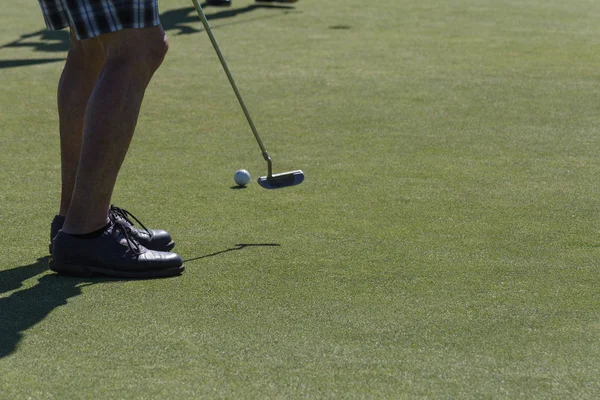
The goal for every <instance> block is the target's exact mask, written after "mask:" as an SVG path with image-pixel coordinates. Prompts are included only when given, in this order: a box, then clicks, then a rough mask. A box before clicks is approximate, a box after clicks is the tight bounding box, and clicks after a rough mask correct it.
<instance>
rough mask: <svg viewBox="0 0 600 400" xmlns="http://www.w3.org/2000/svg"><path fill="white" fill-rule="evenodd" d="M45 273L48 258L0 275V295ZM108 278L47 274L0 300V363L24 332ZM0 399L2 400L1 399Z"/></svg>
mask: <svg viewBox="0 0 600 400" xmlns="http://www.w3.org/2000/svg"><path fill="white" fill-rule="evenodd" d="M47 269H48V257H44V258H40V259H38V260H37V262H35V263H33V264H30V265H24V266H21V267H16V268H12V269H9V270H6V271H0V294H2V293H8V292H10V291H13V290H16V289H19V288H20V287H21V286H22V284H23V282H24V281H25V280H26V279H30V278H32V277H34V276H36V275H38V274H41V273H43V272H45V271H47ZM115 280H116V279H110V278H99V279H97V278H94V279H93V281H90V280H89V279H82V278H75V277H64V276H60V275H57V274H46V275H43V276H42V277H41V278H40V279H38V283H37V284H36V285H35V286H33V287H31V288H28V289H23V290H19V291H15V292H13V293H12V294H11V295H10V296H7V297H2V298H0V359H2V358H3V357H6V356H8V355H10V354H12V353H13V352H14V351H15V350H16V349H17V347H18V344H19V342H20V341H21V339H22V337H23V332H25V331H26V330H27V329H29V328H31V327H32V326H34V325H36V324H38V323H39V322H41V321H43V320H44V319H45V318H46V317H47V316H48V314H50V313H51V312H52V311H53V310H55V309H56V308H58V307H60V306H62V305H65V304H67V300H68V299H70V298H72V297H75V296H78V295H80V294H81V288H82V287H85V286H88V285H92V284H95V283H99V282H107V281H115ZM0 397H1V396H0Z"/></svg>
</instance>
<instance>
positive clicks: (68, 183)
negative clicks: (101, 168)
mask: <svg viewBox="0 0 600 400" xmlns="http://www.w3.org/2000/svg"><path fill="white" fill-rule="evenodd" d="M103 65H104V51H103V50H102V47H101V46H100V44H99V43H96V42H92V43H89V45H88V46H83V45H82V43H81V42H80V41H78V40H77V38H76V37H75V34H74V32H73V31H71V46H70V48H69V53H68V55H67V62H66V63H65V68H64V69H63V72H62V75H61V77H60V82H59V84H58V116H59V121H60V155H61V175H62V176H61V177H62V191H61V198H60V210H59V215H62V216H63V217H64V216H66V215H67V211H68V210H69V205H70V204H71V197H72V196H73V188H74V187H75V176H76V175H77V165H78V164H79V155H80V154H81V137H82V132H83V116H84V114H85V109H86V108H87V104H88V100H89V98H90V95H91V94H92V90H93V89H94V86H95V85H96V80H97V79H98V75H99V74H100V70H101V69H102V66H103Z"/></svg>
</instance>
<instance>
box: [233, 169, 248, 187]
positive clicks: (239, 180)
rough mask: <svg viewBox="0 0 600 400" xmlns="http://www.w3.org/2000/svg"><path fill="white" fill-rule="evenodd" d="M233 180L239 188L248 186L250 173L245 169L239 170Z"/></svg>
mask: <svg viewBox="0 0 600 400" xmlns="http://www.w3.org/2000/svg"><path fill="white" fill-rule="evenodd" d="M233 180H234V181H235V183H236V184H238V185H239V186H246V185H247V184H248V183H249V182H250V173H249V172H248V171H246V170H245V169H238V170H237V171H236V172H235V174H234V175H233Z"/></svg>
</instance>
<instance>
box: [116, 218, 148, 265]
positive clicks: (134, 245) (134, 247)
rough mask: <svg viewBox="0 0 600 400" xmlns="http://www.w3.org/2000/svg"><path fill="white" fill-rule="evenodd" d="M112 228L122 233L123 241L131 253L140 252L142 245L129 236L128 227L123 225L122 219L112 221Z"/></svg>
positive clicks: (138, 253) (137, 253)
mask: <svg viewBox="0 0 600 400" xmlns="http://www.w3.org/2000/svg"><path fill="white" fill-rule="evenodd" d="M113 229H116V230H118V231H121V232H122V233H123V236H124V237H125V241H126V242H127V246H128V247H129V250H131V252H132V253H133V254H135V255H138V256H139V255H140V254H142V246H141V245H140V244H139V243H138V242H137V240H135V239H133V238H132V237H131V236H129V227H128V226H127V225H125V223H124V222H123V221H118V220H117V221H113Z"/></svg>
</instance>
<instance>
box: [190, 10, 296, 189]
mask: <svg viewBox="0 0 600 400" xmlns="http://www.w3.org/2000/svg"><path fill="white" fill-rule="evenodd" d="M192 2H193V3H194V7H195V8H196V11H197V12H198V16H199V17H200V20H201V21H202V25H204V30H205V31H206V33H207V34H208V37H209V39H210V42H211V43H212V46H213V48H214V49H215V52H216V53H217V56H218V57H219V61H221V65H222V66H223V69H224V70H225V74H226V75H227V79H229V83H230V84H231V87H232V89H233V91H234V93H235V97H237V99H238V102H239V103H240V106H241V107H242V110H243V111H244V115H245V116H246V119H247V120H248V124H249V125H250V129H252V133H254V137H255V138H256V142H257V143H258V146H259V147H260V150H261V151H262V155H263V158H264V159H265V161H266V162H267V175H266V176H261V177H260V178H258V184H259V185H260V186H262V187H263V188H265V189H279V188H284V187H287V186H294V185H299V184H300V183H302V181H303V180H304V173H303V172H302V171H301V170H296V171H289V172H282V173H279V174H275V175H273V165H272V162H271V157H269V153H267V150H266V149H265V146H264V144H263V142H262V140H261V139H260V136H259V135H258V131H257V130H256V126H255V125H254V122H253V121H252V117H250V113H249V112H248V109H247V108H246V104H244V100H243V99H242V95H241V94H240V91H239V90H238V87H237V85H236V84H235V81H234V80H233V76H232V75H231V72H230V71H229V67H228V66H227V62H226V61H225V58H224V57H223V54H222V53H221V49H220V48H219V44H218V43H217V39H215V35H213V33H212V30H211V29H210V25H209V24H208V20H207V19H206V15H204V11H203V10H202V7H201V6H200V4H199V3H198V0H192Z"/></svg>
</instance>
